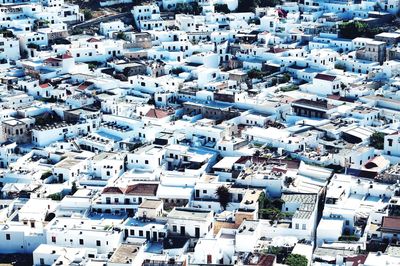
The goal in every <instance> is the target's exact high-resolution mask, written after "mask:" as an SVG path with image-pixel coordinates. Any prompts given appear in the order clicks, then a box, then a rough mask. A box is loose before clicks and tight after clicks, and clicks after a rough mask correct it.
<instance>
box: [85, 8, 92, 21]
mask: <svg viewBox="0 0 400 266" xmlns="http://www.w3.org/2000/svg"><path fill="white" fill-rule="evenodd" d="M83 16H84V17H85V20H89V19H92V18H93V14H92V11H90V9H86V8H85V9H84V10H83Z"/></svg>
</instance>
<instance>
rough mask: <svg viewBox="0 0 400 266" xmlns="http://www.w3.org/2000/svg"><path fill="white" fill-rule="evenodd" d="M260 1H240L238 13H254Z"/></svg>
mask: <svg viewBox="0 0 400 266" xmlns="http://www.w3.org/2000/svg"><path fill="white" fill-rule="evenodd" d="M257 2H258V0H239V2H238V8H237V11H238V12H253V11H254V10H255V9H256V7H257V4H258V3H257Z"/></svg>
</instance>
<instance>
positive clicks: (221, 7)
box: [214, 4, 231, 14]
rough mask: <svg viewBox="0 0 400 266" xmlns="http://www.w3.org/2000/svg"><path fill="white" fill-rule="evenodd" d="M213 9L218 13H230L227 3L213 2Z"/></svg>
mask: <svg viewBox="0 0 400 266" xmlns="http://www.w3.org/2000/svg"><path fill="white" fill-rule="evenodd" d="M214 9H215V12H218V13H225V14H228V13H231V11H230V10H229V8H228V5H227V4H215V5H214Z"/></svg>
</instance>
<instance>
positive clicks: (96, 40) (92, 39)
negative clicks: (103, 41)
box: [87, 37, 100, 42]
mask: <svg viewBox="0 0 400 266" xmlns="http://www.w3.org/2000/svg"><path fill="white" fill-rule="evenodd" d="M99 41H100V40H99V39H96V38H93V37H92V38H90V39H88V40H87V42H99Z"/></svg>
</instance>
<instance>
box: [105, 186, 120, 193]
mask: <svg viewBox="0 0 400 266" xmlns="http://www.w3.org/2000/svg"><path fill="white" fill-rule="evenodd" d="M103 194H124V191H123V189H122V188H119V187H106V188H104V189H103Z"/></svg>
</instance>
